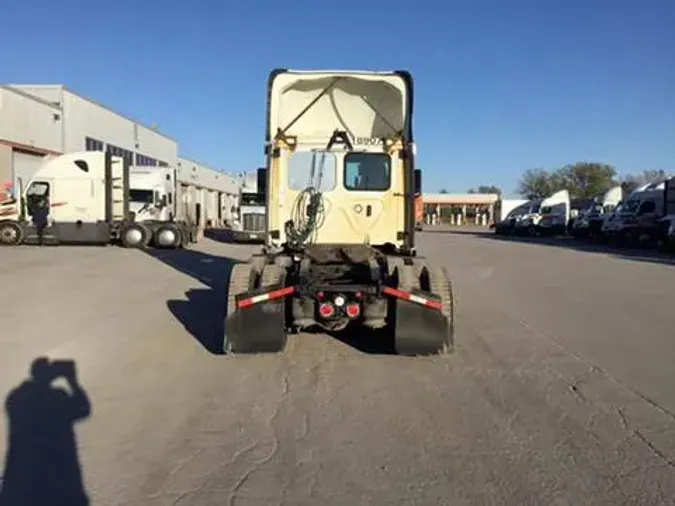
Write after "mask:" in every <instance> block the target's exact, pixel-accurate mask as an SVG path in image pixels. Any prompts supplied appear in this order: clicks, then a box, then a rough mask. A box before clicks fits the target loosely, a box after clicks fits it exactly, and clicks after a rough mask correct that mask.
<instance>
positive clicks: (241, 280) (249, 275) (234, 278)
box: [223, 264, 258, 355]
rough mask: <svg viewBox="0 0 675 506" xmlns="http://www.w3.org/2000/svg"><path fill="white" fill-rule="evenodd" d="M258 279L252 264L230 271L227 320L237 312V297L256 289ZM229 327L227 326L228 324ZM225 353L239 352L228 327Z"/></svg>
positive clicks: (224, 336) (235, 265)
mask: <svg viewBox="0 0 675 506" xmlns="http://www.w3.org/2000/svg"><path fill="white" fill-rule="evenodd" d="M257 278H258V276H257V274H256V272H255V270H254V269H253V266H252V265H251V264H234V266H233V267H232V270H231V271H230V280H229V282H228V285H227V307H226V308H225V320H227V318H229V317H230V316H231V315H232V314H233V313H234V312H235V311H236V310H237V299H236V296H237V295H239V294H241V293H246V292H249V291H251V290H253V289H254V288H255V284H256V279H257ZM226 325H227V324H226ZM223 352H225V353H227V354H228V355H230V354H235V353H237V352H238V350H236V349H235V347H234V345H233V343H232V341H230V340H229V339H228V337H227V326H226V327H225V333H224V335H223Z"/></svg>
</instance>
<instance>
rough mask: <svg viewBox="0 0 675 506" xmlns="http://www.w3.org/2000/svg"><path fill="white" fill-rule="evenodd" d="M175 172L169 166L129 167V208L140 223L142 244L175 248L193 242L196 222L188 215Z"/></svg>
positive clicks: (196, 234)
mask: <svg viewBox="0 0 675 506" xmlns="http://www.w3.org/2000/svg"><path fill="white" fill-rule="evenodd" d="M176 175H177V174H176V169H174V168H172V167H132V168H131V169H130V172H129V186H130V188H129V208H130V211H131V213H132V215H133V219H134V221H135V222H136V223H139V224H140V226H141V228H140V229H139V230H141V231H142V237H139V238H138V240H140V241H141V243H142V244H143V245H144V246H148V245H153V246H157V247H161V248H178V247H180V246H184V245H187V244H190V243H195V242H197V237H198V230H197V224H196V223H194V222H193V221H192V220H191V219H190V217H189V213H188V212H187V209H186V207H187V203H186V202H184V200H185V198H186V197H187V196H183V195H180V185H179V183H178V181H177V178H176ZM183 204H185V205H183Z"/></svg>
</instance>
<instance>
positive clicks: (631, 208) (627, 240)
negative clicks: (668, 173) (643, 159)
mask: <svg viewBox="0 0 675 506" xmlns="http://www.w3.org/2000/svg"><path fill="white" fill-rule="evenodd" d="M664 188H665V183H654V184H650V185H646V186H645V187H644V189H643V188H640V189H639V190H636V191H634V192H633V193H631V195H630V196H629V197H628V198H627V199H626V201H625V202H624V203H623V204H622V206H621V210H620V213H619V215H618V217H617V218H616V219H615V221H614V223H613V225H612V226H611V228H609V229H606V231H605V233H606V235H607V240H609V241H613V242H616V243H617V244H620V245H627V246H631V245H636V244H638V243H642V242H644V241H650V242H651V241H657V240H658V238H659V233H660V225H659V223H658V221H659V220H660V219H661V218H662V217H663V210H664V201H663V195H664Z"/></svg>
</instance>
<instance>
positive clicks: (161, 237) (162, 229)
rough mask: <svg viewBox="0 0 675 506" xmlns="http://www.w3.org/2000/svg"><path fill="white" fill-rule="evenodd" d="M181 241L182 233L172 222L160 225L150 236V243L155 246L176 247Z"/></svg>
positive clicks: (178, 246)
mask: <svg viewBox="0 0 675 506" xmlns="http://www.w3.org/2000/svg"><path fill="white" fill-rule="evenodd" d="M183 241H184V240H183V234H182V233H181V231H180V229H179V228H178V227H177V226H176V225H174V224H173V223H166V224H164V225H160V226H159V227H157V230H155V233H154V234H153V236H152V244H153V246H155V247H156V248H168V249H178V248H180V247H181V245H182V244H183Z"/></svg>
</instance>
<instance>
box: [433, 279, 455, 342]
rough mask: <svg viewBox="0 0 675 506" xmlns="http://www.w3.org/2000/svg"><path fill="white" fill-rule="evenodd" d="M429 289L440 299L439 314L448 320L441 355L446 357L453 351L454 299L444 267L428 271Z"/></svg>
mask: <svg viewBox="0 0 675 506" xmlns="http://www.w3.org/2000/svg"><path fill="white" fill-rule="evenodd" d="M428 273H429V288H430V290H431V292H432V293H435V294H437V295H439V296H440V297H441V304H442V309H441V313H443V316H445V317H446V318H447V320H448V329H447V330H448V331H447V334H446V336H445V340H444V343H443V349H442V350H441V354H443V355H448V354H451V353H452V352H454V350H455V297H454V293H453V291H452V283H451V281H450V277H449V276H448V273H447V271H446V270H445V267H434V268H431V269H429V270H428Z"/></svg>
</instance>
